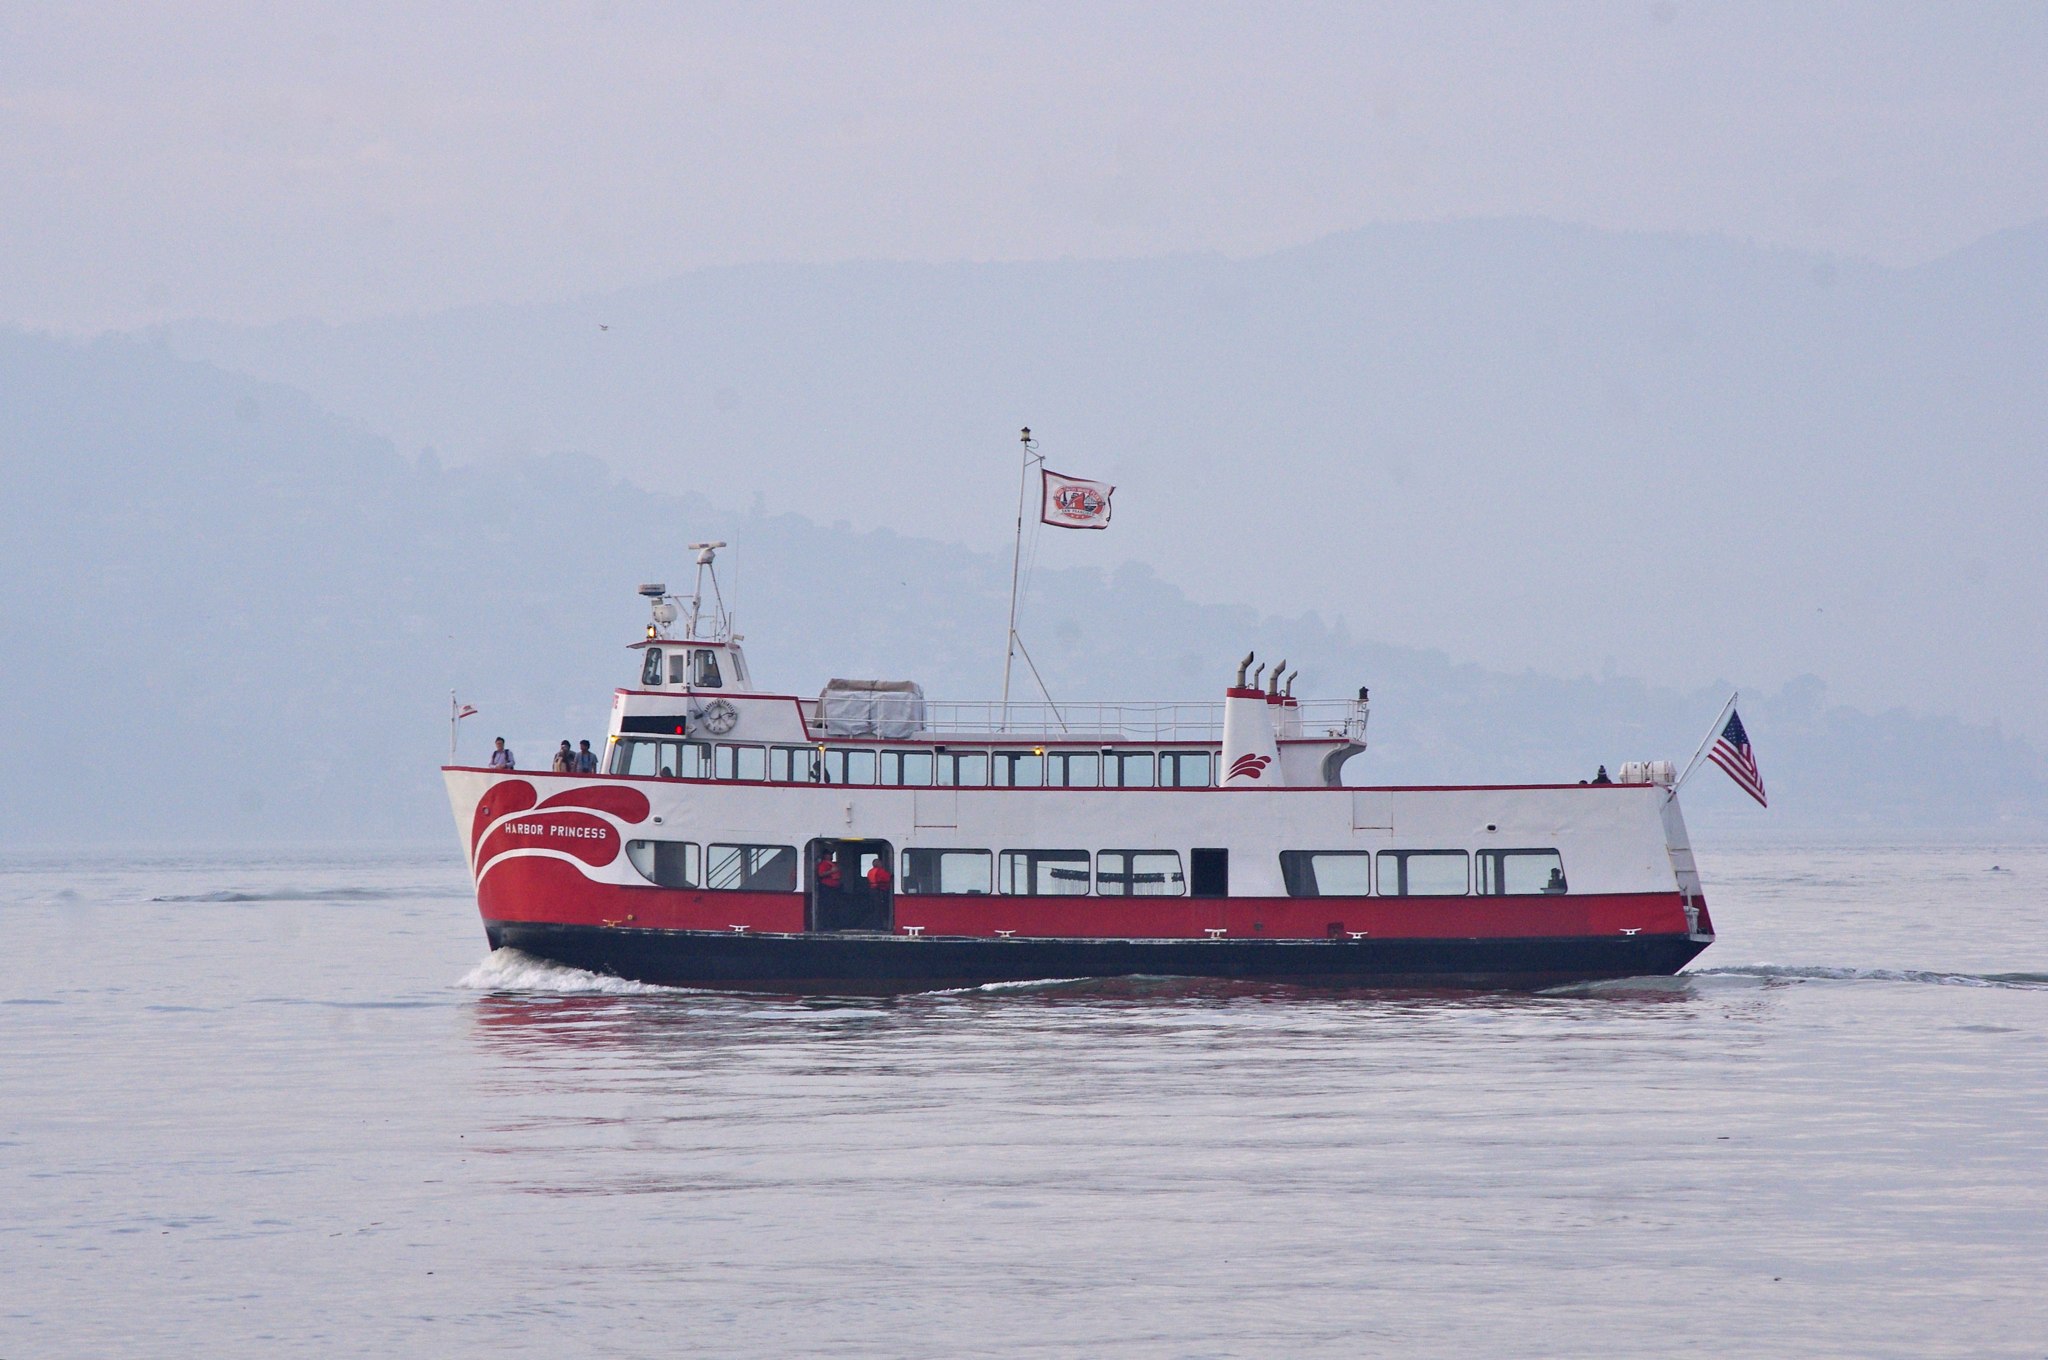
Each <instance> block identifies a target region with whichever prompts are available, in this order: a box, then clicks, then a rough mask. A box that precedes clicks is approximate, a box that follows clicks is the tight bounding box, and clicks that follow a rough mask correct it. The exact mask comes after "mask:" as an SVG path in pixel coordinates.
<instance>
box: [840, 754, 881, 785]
mask: <svg viewBox="0 0 2048 1360" xmlns="http://www.w3.org/2000/svg"><path fill="white" fill-rule="evenodd" d="M845 755H846V778H845V780H844V782H845V783H848V784H872V783H874V782H875V753H874V752H873V751H861V750H853V751H848V752H846V753H845Z"/></svg>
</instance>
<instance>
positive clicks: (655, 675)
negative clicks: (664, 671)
mask: <svg viewBox="0 0 2048 1360" xmlns="http://www.w3.org/2000/svg"><path fill="white" fill-rule="evenodd" d="M613 673H614V674H617V672H613ZM660 683H661V648H659V647H649V648H648V649H647V654H646V655H645V656H643V657H641V658H640V687H641V688H642V689H653V688H654V687H655V686H656V685H659V684H660Z"/></svg>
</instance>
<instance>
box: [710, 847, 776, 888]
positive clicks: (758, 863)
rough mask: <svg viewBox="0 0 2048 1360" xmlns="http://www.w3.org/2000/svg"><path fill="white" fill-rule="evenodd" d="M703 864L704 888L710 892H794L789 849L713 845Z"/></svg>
mask: <svg viewBox="0 0 2048 1360" xmlns="http://www.w3.org/2000/svg"><path fill="white" fill-rule="evenodd" d="M704 861H705V862H704V886H705V887H707V888H709V889H711V890H712V891H713V892H795V891H796V847H795V846H793V845H714V846H712V847H711V848H710V850H709V851H708V852H707V853H706V854H705V857H704Z"/></svg>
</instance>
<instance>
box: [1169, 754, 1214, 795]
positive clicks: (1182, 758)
mask: <svg viewBox="0 0 2048 1360" xmlns="http://www.w3.org/2000/svg"><path fill="white" fill-rule="evenodd" d="M1212 769H1213V765H1212V763H1211V761H1210V758H1209V753H1208V752H1207V751H1162V752H1160V754H1159V782H1160V783H1161V784H1163V785H1165V786H1167V787H1169V788H1176V789H1206V788H1208V787H1209V783H1210V772H1211V770H1212Z"/></svg>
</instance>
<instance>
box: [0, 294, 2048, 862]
mask: <svg viewBox="0 0 2048 1360" xmlns="http://www.w3.org/2000/svg"><path fill="white" fill-rule="evenodd" d="M0 468H4V474H0V485H4V489H5V491H6V496H7V504H8V505H9V507H10V510H11V514H10V520H11V524H10V532H9V533H8V534H7V535H6V536H5V538H4V546H0V581H4V586H0V627H4V629H5V636H7V637H8V638H10V639H13V642H12V643H11V644H10V646H9V647H8V650H7V663H6V667H5V672H6V690H7V694H6V697H7V703H6V712H7V715H8V717H7V722H8V731H7V734H6V735H7V739H8V742H9V746H10V749H12V750H13V751H14V752H16V753H17V758H18V763H19V764H20V765H21V766H22V767H23V768H22V769H21V771H20V772H19V773H18V775H17V777H16V778H14V779H11V780H9V781H7V783H6V784H5V786H4V787H5V793H4V794H0V839H4V841H5V842H6V843H8V844H14V845H25V844H42V843H72V842H76V841H79V840H81V839H84V840H90V839H95V838H103V837H105V836H107V835H109V834H111V835H114V836H116V837H119V838H126V839H133V840H136V841H176V840H181V839H200V840H219V839H229V838H247V839H263V838H269V839H273V840H295V841H305V840H337V839H405V840H427V841H432V840H438V839H440V838H441V837H442V836H444V835H445V833H446V819H447V813H446V808H445V803H444V802H443V800H442V796H441V793H440V789H439V781H438V776H437V774H436V772H435V768H434V767H435V766H436V765H437V764H439V763H440V761H441V760H442V759H443V758H444V757H445V753H446V744H445V743H446V736H447V721H446V717H447V709H446V703H447V693H448V690H449V689H450V688H451V687H453V688H459V689H460V691H461V695H462V697H463V698H464V699H465V700H469V701H471V702H475V703H477V704H478V705H479V706H480V707H481V708H482V710H483V712H482V715H481V716H480V717H479V718H476V719H473V720H471V721H470V722H469V723H468V724H466V726H465V731H464V734H463V741H464V755H465V757H466V758H468V759H478V758H480V757H481V753H482V751H483V750H484V749H485V747H487V745H488V742H489V738H490V737H491V736H493V735H498V734H501V733H502V734H504V735H506V736H508V737H509V738H511V740H512V744H513V746H514V747H515V749H517V750H518V751H519V752H520V754H521V756H522V757H523V759H524V761H525V763H527V764H529V765H532V764H536V763H539V762H540V761H541V760H543V759H544V757H545V754H546V752H547V750H548V749H550V748H552V746H553V744H554V742H555V740H557V739H559V738H560V737H564V736H566V737H571V738H577V737H584V736H588V737H591V738H593V739H595V738H597V737H599V736H600V735H601V734H602V730H603V724H604V719H605V713H606V709H607V706H608V703H609V697H610V692H611V690H612V689H613V688H614V687H615V686H617V685H619V684H622V683H627V682H628V681H629V679H630V676H629V674H628V672H629V670H630V665H631V663H630V654H629V653H627V652H626V651H625V646H626V644H627V643H629V642H631V641H632V640H634V639H635V638H636V637H637V636H638V634H639V630H640V628H641V625H642V624H643V623H644V621H645V614H644V605H643V602H642V601H640V600H639V599H638V598H637V597H636V596H635V595H634V594H633V589H634V587H635V585H636V584H637V583H638V582H639V581H641V580H650V579H664V580H667V581H668V582H669V584H670V585H671V586H672V587H680V586H681V585H683V584H684V583H685V582H686V581H687V579H688V572H689V560H688V559H689V554H688V553H687V552H686V550H685V548H684V545H685V544H686V543H687V542H689V541H690V540H692V539H695V538H702V537H716V538H724V539H728V540H730V541H731V543H732V545H733V546H732V548H731V549H730V550H729V551H728V552H727V553H726V554H724V565H725V581H726V586H727V590H728V594H729V598H731V599H732V600H733V601H734V603H735V604H736V606H737V609H738V614H739V623H740V627H741V629H742V631H743V632H745V633H746V634H747V635H748V645H749V652H750V656H751V659H752V661H753V663H754V667H755V670H756V673H757V674H758V675H759V676H760V677H761V678H762V680H763V682H764V683H766V684H768V685H770V686H772V687H775V688H778V689H787V690H789V691H791V692H795V693H799V694H806V693H815V692H816V690H817V689H818V688H819V687H820V686H821V685H822V683H823V681H824V680H825V679H826V678H827V677H828V676H831V675H862V676H879V677H903V678H911V679H916V680H918V681H920V682H921V683H922V684H923V685H924V686H925V688H926V690H927V692H928V693H930V694H932V695H933V696H934V697H968V698H974V697H989V696H992V695H993V694H994V693H995V691H996V688H997V683H998V679H999V673H1000V665H1001V636H1000V635H1001V631H1002V626H1003V612H1004V606H1005V602H1006V598H1007V586H1008V570H1009V561H1008V547H1007V541H1006V538H1004V537H1003V536H1002V535H1001V534H1000V533H998V534H997V535H996V536H993V537H992V538H991V539H990V540H989V541H988V542H987V544H986V546H985V547H984V548H983V549H982V550H979V551H970V550H965V549H962V548H960V547H958V546H956V545H953V544H948V543H944V542H940V541H937V540H935V539H932V538H928V537H917V536H909V535H903V534H899V533H897V532H895V531H893V530H890V529H885V528H868V529H861V530H856V529H854V528H852V527H851V524H850V522H840V523H831V524H821V523H819V522H817V520H815V519H812V518H810V517H807V516H803V515H798V514H794V513H789V512H776V511H771V510H770V509H769V508H768V507H767V505H766V503H765V501H764V502H763V503H762V504H757V505H756V506H754V507H753V508H751V509H746V510H736V509H734V508H732V502H731V499H730V498H727V499H726V500H724V501H723V502H714V501H712V500H710V499H707V498H705V497H703V496H699V495H695V494H689V493H682V494H673V493H663V492H657V491H649V490H645V489H643V488H642V487H640V486H638V485H636V484H634V483H633V482H631V481H629V480H625V479H621V478H618V477H616V476H614V475H613V474H612V473H611V472H610V471H609V470H608V468H607V467H606V465H605V464H603V463H601V462H599V461H598V460H596V459H593V458H589V457H587V456H582V455H575V454H554V455H550V456H547V457H531V458H519V459H504V460H493V461H492V462H490V463H486V464H478V465H474V466H466V467H450V466H445V465H443V464H441V463H440V461H439V460H438V459H436V458H434V457H431V456H419V457H413V458H406V457H402V456H400V455H399V454H398V453H397V452H396V451H395V450H394V448H393V447H392V445H391V443H390V442H389V441H388V440H386V439H384V438H382V437H381V436H378V435H376V434H373V433H371V432H370V431H369V430H368V429H366V428H365V427H364V426H363V425H362V424H361V423H360V422H357V421H353V420H348V419H344V418H340V417H337V416H335V415H332V414H330V413H328V412H326V411H324V410H323V409H322V408H321V406H320V405H319V403H317V402H316V401H314V400H313V399H311V398H310V397H308V396H307V395H305V394H304V393H301V392H298V391H295V390H293V389H291V388H289V387H287V386H284V385H281V384H277V383H271V382H264V381H259V380H256V379H252V378H249V377H247V376H245V375H241V374H236V373H231V372H228V371H225V370H223V369H220V368H218V367H216V366H213V365H210V364H203V363H197V362H192V361H185V360H179V359H176V358H174V357H173V356H171V355H170V354H168V353H167V352H166V351H165V350H164V349H163V348H162V347H160V346H154V345H148V344H143V343H139V342H135V341H130V340H119V339H103V340H99V341H96V342H91V343H83V344H81V343H73V342H67V341H59V340H53V339H51V338H49V337H45V336H35V335H23V334H20V333H15V332H5V331H0ZM1013 509H1014V507H1013ZM1106 537H1107V535H1100V536H1098V535H1053V534H1050V533H1048V534H1047V535H1046V536H1045V539H1044V540H1043V541H1042V542H1040V544H1039V545H1038V553H1037V557H1038V563H1039V565H1038V568H1037V570H1036V571H1035V573H1034V575H1033V578H1032V591H1031V593H1030V595H1029V596H1028V599H1027V605H1026V610H1025V613H1024V616H1023V619H1022V627H1023V629H1024V632H1025V636H1026V638H1027V641H1028V642H1029V643H1030V645H1031V646H1032V649H1033V654H1034V656H1035V657H1036V658H1037V660H1038V662H1039V664H1040V666H1041V667H1042V669H1043V670H1044V672H1045V674H1046V679H1047V682H1048V684H1049V685H1050V686H1051V687H1052V689H1053V692H1054V694H1055V695H1056V696H1058V697H1060V698H1064V699H1082V698H1133V697H1139V698H1148V697H1156V698H1180V697H1188V698H1204V697H1214V696H1216V695H1217V694H1220V692H1221V688H1222V686H1223V685H1224V684H1225V682H1226V681H1227V679H1228V675H1229V671H1230V669H1231V667H1232V666H1233V665H1234V664H1235V661H1236V659H1237V657H1239V656H1241V655H1242V654H1243V652H1244V650H1246V649H1247V648H1248V647H1256V648H1257V649H1258V650H1259V652H1260V654H1261V655H1262V656H1266V657H1269V658H1277V657H1279V656H1281V655H1285V656H1287V657H1288V658H1289V659H1290V661H1291V662H1292V663H1293V664H1295V665H1297V666H1299V667H1300V668H1301V670H1302V675H1303V680H1302V684H1301V686H1300V692H1302V693H1303V694H1305V695H1342V694H1347V693H1350V692H1351V691H1352V690H1353V689H1354V688H1355V687H1356V686H1357V685H1360V684H1367V685H1370V686H1371V687H1372V690H1373V695H1374V700H1375V707H1374V714H1373V719H1372V729H1371V738H1372V748H1371V750H1370V751H1369V752H1368V753H1367V754H1366V755H1365V756H1363V757H1361V758H1360V759H1361V760H1362V762H1363V768H1362V771H1361V773H1362V774H1363V775H1364V777H1365V778H1366V779H1367V780H1368V781H1369V782H1373V783H1418V782H1443V781H1464V780H1475V781H1516V780H1549V779H1572V778H1584V777H1586V776H1587V775H1588V774H1590V773H1591V771H1592V769H1593V767H1594V766H1595V765H1596V764H1598V763H1602V762H1604V763H1607V764H1608V765H1609V767H1610V768H1612V767H1613V766H1614V765H1616V764H1618V763H1619V762H1620V761H1622V760H1626V759H1632V758H1639V757H1650V758H1670V759H1673V760H1681V761H1682V760H1684V759H1685V758H1686V757H1687V756H1688V755H1689V754H1690V753H1691V751H1692V749H1693V747H1694V745H1695V743H1696V742H1697V741H1698V739H1699V737H1700V735H1701V732H1702V729H1703V727H1704V725H1705V724H1706V723H1707V721H1708V720H1709V719H1710V718H1711V717H1712V715H1713V713H1714V712H1715V710H1716V709H1717V708H1718V706H1719V704H1720V701H1721V699H1722V698H1723V697H1725V692H1726V691H1725V688H1724V687H1721V686H1709V687H1702V688H1697V689H1693V690H1686V691H1680V690H1674V689H1671V688H1666V687H1657V686H1651V685H1647V684H1644V683H1643V682H1641V681H1639V680H1635V679H1628V678H1623V677H1620V676H1615V675H1609V676H1605V677H1597V678H1596V677H1595V676H1592V675H1581V676H1578V677H1577V678H1558V677H1555V676H1551V675H1546V674H1543V673H1540V672H1538V671H1535V670H1533V669H1529V670H1523V671H1518V672H1514V673H1507V672H1501V671H1493V670H1488V669H1485V668H1482V667H1480V666H1477V665H1474V664H1470V663H1464V664H1460V663H1455V662H1453V661H1451V660H1450V659H1448V658H1447V656H1446V655H1445V654H1444V653H1443V652H1442V651H1440V650H1425V649H1416V648H1408V647H1401V646H1395V645H1391V644H1388V643H1385V642H1382V641H1376V640H1372V639H1370V638H1369V637H1366V636H1363V635H1361V634H1360V633H1359V632H1357V631H1355V626H1354V624H1353V623H1352V622H1351V621H1350V620H1351V618H1352V617H1353V616H1354V614H1355V613H1356V610H1355V607H1354V606H1355V602H1354V601H1351V600H1345V599H1337V600H1332V601H1328V602H1327V605H1326V606H1325V604H1324V602H1322V601H1319V600H1317V599H1315V598H1314V597H1312V596H1306V595H1303V596H1296V595H1289V596H1288V597H1287V604H1288V605H1289V606H1296V605H1306V604H1314V605H1317V606H1318V607H1317V608H1314V609H1309V610H1305V611H1303V612H1293V613H1290V612H1285V611H1284V610H1279V609H1275V608H1273V607H1272V602H1271V601H1269V600H1265V599H1260V598H1258V597H1256V596H1253V595H1248V596H1247V597H1246V599H1245V600H1244V602H1242V603H1235V604H1227V605H1218V604H1202V603H1199V602H1196V601H1193V600H1191V599H1190V598H1189V597H1188V596H1187V595H1186V594H1185V593H1184V592H1183V591H1182V589H1181V588H1180V587H1179V586H1178V585H1177V584H1175V583H1173V582H1172V581H1170V580H1169V579H1167V578H1166V577H1164V576H1162V575H1161V574H1160V573H1158V572H1157V571H1155V570H1153V569H1152V568H1150V567H1148V566H1145V565H1141V564H1135V563H1130V562H1125V563H1122V564H1120V565H1116V566H1114V567H1110V568H1106V569H1105V568H1096V567H1090V566H1056V565H1055V564H1056V563H1058V562H1060V561H1063V560H1072V559H1073V558H1075V557H1077V556H1079V554H1080V553H1081V552H1082V551H1084V547H1083V545H1082V544H1081V543H1077V542H1076V540H1085V541H1086V542H1090V543H1099V542H1100V541H1101V540H1102V539H1103V538H1106ZM1560 626H1562V625H1560ZM1589 669H1590V667H1589ZM1743 712H1744V716H1745V718H1746V720H1747V721H1748V722H1749V724H1750V727H1751V731H1752V734H1753V736H1754V738H1755V740H1756V742H1757V744H1758V755H1759V759H1760V761H1761V762H1762V765H1763V770H1764V776H1765V780H1766V783H1767V785H1768V786H1769V788H1770V789H1771V792H1772V797H1773V803H1774V807H1773V808H1772V809H1771V810H1770V811H1769V812H1768V813H1766V812H1763V811H1761V810H1758V809H1754V808H1753V807H1752V806H1750V805H1748V804H1747V803H1746V801H1745V800H1743V799H1742V798H1741V795H1740V794H1739V793H1737V792H1736V791H1735V790H1734V789H1733V788H1732V786H1728V785H1727V782H1726V781H1725V780H1724V779H1722V777H1721V776H1720V775H1719V773H1718V772H1717V771H1714V770H1711V769H1707V770H1703V771H1702V772H1701V773H1700V774H1699V775H1698V776H1696V778H1695V781H1694V782H1693V783H1692V784H1690V785H1688V789H1687V804H1688V810H1689V812H1690V813H1691V815H1692V817H1693V819H1694V821H1695V822H1696V823H1698V824H1700V825H1701V826H1702V827H1706V828H1711V827H1713V826H1715V825H1716V824H1720V823H1725V824H1727V825H1730V826H1735V827H1746V828H1755V827H1771V826H1780V825H1806V826H1815V827H1833V828H1855V827H1898V828H1902V829H1939V828H1951V827H1983V828H1990V829H1994V830H1999V829H2003V830H2006V831H2010V830H2013V829H2015V828H2025V827H2039V826H2042V825H2044V824H2048V761H2044V759H2043V757H2042V755H2041V753H2040V751H2039V750H2038V749H2037V748H2035V747H2032V746H2030V745H2029V744H2028V743H2026V742H2025V741H2023V740H2020V739H2018V738H2015V737H2013V736H2010V735H2007V734H2005V733H2003V732H2001V731H2000V730H1998V729H1997V728H1996V727H1995V726H1990V725H1984V724H1973V723H1969V722H1965V721H1961V720H1958V719H1954V718H1947V717H1938V716H1928V715H1925V714H1924V713H1911V712H1908V711H1906V709H1905V708H1904V707H1903V706H1899V707H1895V708H1892V709H1890V710H1888V711H1885V712H1882V713H1879V714H1875V715H1872V714H1869V713H1865V712H1861V711H1858V710H1857V709H1855V708H1853V707H1849V706H1846V705H1841V704H1837V703H1834V702H1831V701H1830V699H1829V697H1828V691H1827V688H1826V687H1825V686H1824V685H1823V684H1822V683H1821V682H1820V681H1819V680H1816V679H1812V678H1804V679H1799V680H1795V681H1793V682H1791V683H1788V684H1786V685H1783V686H1781V687H1777V688H1775V689H1772V690H1770V691H1769V692H1766V691H1764V690H1762V689H1755V690H1746V691H1745V697H1744V701H1743Z"/></svg>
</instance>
